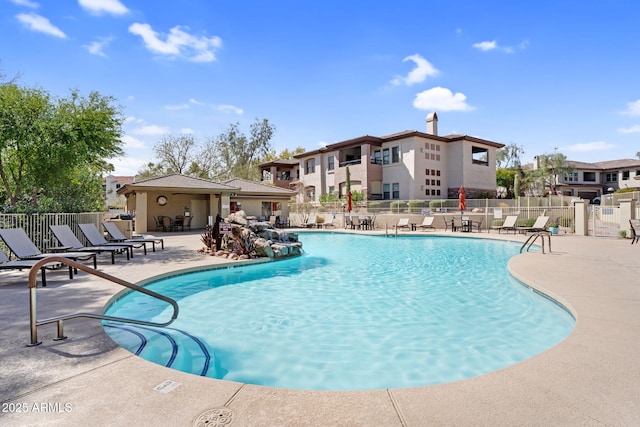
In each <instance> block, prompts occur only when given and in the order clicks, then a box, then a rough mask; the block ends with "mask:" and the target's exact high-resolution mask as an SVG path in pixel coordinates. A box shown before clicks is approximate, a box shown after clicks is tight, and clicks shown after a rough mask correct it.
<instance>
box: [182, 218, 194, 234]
mask: <svg viewBox="0 0 640 427" xmlns="http://www.w3.org/2000/svg"><path fill="white" fill-rule="evenodd" d="M192 219H193V217H192V216H191V215H189V216H185V217H184V219H183V220H182V231H184V229H185V228H187V229H189V230H191V220H192Z"/></svg>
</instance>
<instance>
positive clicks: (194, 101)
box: [189, 98, 204, 105]
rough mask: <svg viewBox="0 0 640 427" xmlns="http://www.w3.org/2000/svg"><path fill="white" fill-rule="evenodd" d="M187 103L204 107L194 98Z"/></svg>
mask: <svg viewBox="0 0 640 427" xmlns="http://www.w3.org/2000/svg"><path fill="white" fill-rule="evenodd" d="M189 102H190V103H192V104H196V105H204V104H203V103H202V102H200V101H198V100H197V99H194V98H190V99H189Z"/></svg>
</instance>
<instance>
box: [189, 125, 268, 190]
mask: <svg viewBox="0 0 640 427" xmlns="http://www.w3.org/2000/svg"><path fill="white" fill-rule="evenodd" d="M275 130H276V129H275V126H273V125H271V124H270V123H269V120H268V119H262V120H259V119H256V121H255V122H254V123H253V124H252V125H251V129H250V133H249V138H247V136H246V135H245V134H244V133H242V132H241V131H240V125H239V123H235V124H231V125H230V126H229V128H228V129H227V131H226V132H224V133H222V134H220V135H218V136H217V137H216V138H215V139H212V140H209V142H208V143H207V144H206V146H205V149H204V151H203V152H202V153H201V154H200V155H199V156H198V158H199V161H198V163H199V165H200V169H201V170H202V171H207V172H208V175H209V176H210V177H211V178H212V179H215V180H225V179H229V178H244V179H252V180H258V179H260V176H259V175H260V172H259V171H258V168H257V167H256V166H257V165H258V164H259V163H260V161H261V160H262V159H264V158H265V157H266V156H267V155H268V154H269V152H270V151H271V137H272V136H273V134H274V133H275Z"/></svg>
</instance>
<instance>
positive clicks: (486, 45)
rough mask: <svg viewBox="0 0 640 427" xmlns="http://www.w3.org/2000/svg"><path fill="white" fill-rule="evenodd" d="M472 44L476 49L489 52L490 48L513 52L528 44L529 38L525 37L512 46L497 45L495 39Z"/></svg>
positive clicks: (522, 48)
mask: <svg viewBox="0 0 640 427" xmlns="http://www.w3.org/2000/svg"><path fill="white" fill-rule="evenodd" d="M472 46H473V47H475V48H476V49H478V50H481V51H483V52H489V51H491V50H498V51H501V52H504V53H514V52H515V51H516V50H525V49H526V48H527V47H528V46H529V40H528V39H525V40H523V41H521V42H520V43H519V44H518V45H517V46H516V47H513V46H504V47H503V46H500V45H498V42H497V41H495V40H491V41H483V42H479V43H474V44H473V45H472Z"/></svg>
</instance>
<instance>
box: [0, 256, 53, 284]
mask: <svg viewBox="0 0 640 427" xmlns="http://www.w3.org/2000/svg"><path fill="white" fill-rule="evenodd" d="M36 262H38V260H36V259H24V260H16V261H11V260H9V257H8V256H7V254H5V253H4V251H0V270H30V269H31V267H33V266H34V264H35V263H36ZM58 265H59V263H56V266H55V267H56V268H57V266H58ZM50 268H52V267H49V266H44V265H43V266H42V267H40V274H41V275H42V276H41V277H42V286H47V275H46V274H45V270H46V269H50Z"/></svg>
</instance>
